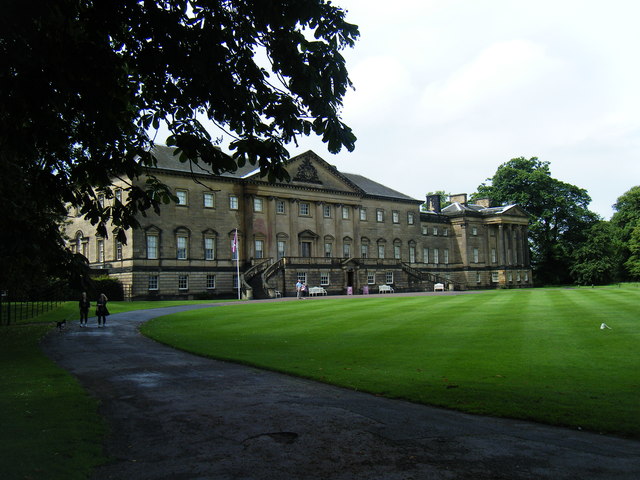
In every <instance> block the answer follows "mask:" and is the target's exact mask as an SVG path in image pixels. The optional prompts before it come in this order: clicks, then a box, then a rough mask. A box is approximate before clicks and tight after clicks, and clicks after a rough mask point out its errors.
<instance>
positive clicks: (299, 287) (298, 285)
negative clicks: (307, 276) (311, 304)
mask: <svg viewBox="0 0 640 480" xmlns="http://www.w3.org/2000/svg"><path fill="white" fill-rule="evenodd" d="M296 296H297V297H298V300H301V299H304V298H303V296H302V282H301V281H300V280H298V283H296Z"/></svg>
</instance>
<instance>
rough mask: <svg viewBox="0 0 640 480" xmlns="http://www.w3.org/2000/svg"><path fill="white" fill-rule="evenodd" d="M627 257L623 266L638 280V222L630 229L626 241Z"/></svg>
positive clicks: (639, 251)
mask: <svg viewBox="0 0 640 480" xmlns="http://www.w3.org/2000/svg"><path fill="white" fill-rule="evenodd" d="M628 248H629V253H630V255H629V257H628V258H627V260H626V261H625V262H624V266H625V267H626V269H627V272H628V273H629V276H630V278H631V279H633V280H640V224H638V225H636V227H635V228H634V229H633V230H632V231H631V236H630V237H629V242H628Z"/></svg>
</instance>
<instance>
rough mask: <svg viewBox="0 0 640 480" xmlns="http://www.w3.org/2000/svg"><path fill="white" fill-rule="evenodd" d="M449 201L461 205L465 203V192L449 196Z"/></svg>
mask: <svg viewBox="0 0 640 480" xmlns="http://www.w3.org/2000/svg"><path fill="white" fill-rule="evenodd" d="M449 201H450V202H451V203H461V204H462V205H466V204H467V194H466V193H458V194H457V195H451V196H449Z"/></svg>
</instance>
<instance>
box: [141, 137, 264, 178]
mask: <svg viewBox="0 0 640 480" xmlns="http://www.w3.org/2000/svg"><path fill="white" fill-rule="evenodd" d="M174 150H175V149H174V148H173V147H167V146H166V145H156V146H155V147H154V148H153V153H154V156H155V157H156V160H157V163H156V168H161V169H163V170H171V171H174V172H185V173H191V172H192V171H193V173H195V174H200V175H213V173H211V168H210V167H209V165H206V164H204V163H193V162H181V161H180V159H179V158H178V157H177V156H175V155H174V154H173V152H174ZM257 170H258V168H256V167H255V165H245V166H244V167H242V168H239V169H237V170H236V171H235V172H225V173H221V174H219V175H216V176H220V177H230V178H243V177H245V176H247V175H248V174H251V173H253V172H255V171H257Z"/></svg>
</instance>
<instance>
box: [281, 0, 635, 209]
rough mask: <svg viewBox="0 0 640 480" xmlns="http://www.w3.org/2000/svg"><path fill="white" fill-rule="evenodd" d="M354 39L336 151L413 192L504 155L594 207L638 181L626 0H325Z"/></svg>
mask: <svg viewBox="0 0 640 480" xmlns="http://www.w3.org/2000/svg"><path fill="white" fill-rule="evenodd" d="M333 3H334V4H337V5H340V6H341V7H343V8H345V9H346V10H348V12H349V13H348V20H349V21H350V22H351V23H355V24H357V25H358V26H359V27H360V33H361V38H360V40H359V41H358V42H357V45H356V47H355V48H354V49H352V50H349V51H347V52H345V57H346V58H347V61H348V63H347V65H348V68H349V72H350V75H351V78H352V80H353V82H354V84H355V87H356V90H355V91H354V92H351V93H349V95H348V96H347V98H346V100H345V107H344V112H343V118H344V120H345V121H346V123H347V124H348V125H350V126H351V127H352V128H353V129H354V131H355V134H356V136H357V137H358V142H357V143H356V150H355V151H354V152H353V153H348V152H346V151H344V152H343V153H340V154H338V155H337V156H333V155H331V154H329V153H328V152H327V150H326V148H325V147H324V145H323V144H322V142H320V141H305V142H304V144H303V145H302V147H303V148H301V149H295V150H294V151H292V154H296V153H300V152H301V151H303V150H306V149H307V148H312V149H313V150H314V151H316V153H318V154H319V155H320V156H321V157H323V158H325V159H326V160H327V161H329V162H330V163H333V164H335V165H336V166H337V167H338V169H339V170H341V171H345V172H351V173H359V174H362V175H365V176H368V177H370V178H371V179H373V180H376V181H379V182H381V183H384V184H385V185H387V186H389V187H391V188H394V189H396V190H399V191H401V192H403V193H406V194H407V195H411V196H413V197H416V198H418V199H422V198H424V194H425V193H426V192H428V191H435V190H445V191H446V192H449V193H472V192H474V191H475V190H476V188H477V187H478V185H479V184H480V183H482V182H484V181H485V180H486V179H487V178H488V177H491V176H493V174H494V173H495V171H496V169H497V168H498V166H499V165H500V164H502V163H504V162H506V161H508V160H510V159H511V158H514V157H520V156H523V157H527V158H530V157H534V156H535V157H538V158H539V159H541V160H545V161H549V162H550V164H551V165H550V167H551V174H552V176H553V177H554V178H557V179H559V180H562V181H565V182H568V183H571V184H573V185H576V186H578V187H581V188H584V189H586V190H587V191H588V192H589V194H590V196H591V198H592V203H591V205H590V208H591V210H593V211H594V212H596V213H599V214H600V215H602V216H603V217H604V218H609V217H610V216H611V214H612V213H613V210H612V208H611V205H612V204H613V203H615V201H616V199H617V198H618V197H619V196H620V195H622V194H623V193H624V192H626V191H627V190H628V189H629V188H631V187H632V186H634V185H640V162H638V153H639V152H640V91H639V90H640V25H639V22H640V2H638V1H637V0H608V1H606V2H604V1H601V0H576V1H572V0H549V1H547V0H536V1H531V0H526V1H520V0H483V1H478V0H433V1H429V0H393V1H389V0H387V1H378V0H334V2H333Z"/></svg>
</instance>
